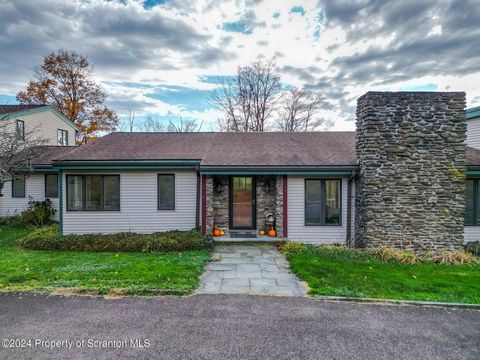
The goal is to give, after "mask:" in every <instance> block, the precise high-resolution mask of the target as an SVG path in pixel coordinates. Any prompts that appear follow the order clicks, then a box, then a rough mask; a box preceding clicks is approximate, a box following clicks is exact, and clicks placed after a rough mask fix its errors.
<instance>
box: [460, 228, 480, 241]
mask: <svg viewBox="0 0 480 360" xmlns="http://www.w3.org/2000/svg"><path fill="white" fill-rule="evenodd" d="M463 233H464V237H465V242H469V241H480V226H465V227H464V232H463Z"/></svg>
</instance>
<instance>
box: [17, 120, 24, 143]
mask: <svg viewBox="0 0 480 360" xmlns="http://www.w3.org/2000/svg"><path fill="white" fill-rule="evenodd" d="M15 135H17V138H19V139H22V140H25V122H24V121H23V120H17V122H16V123H15Z"/></svg>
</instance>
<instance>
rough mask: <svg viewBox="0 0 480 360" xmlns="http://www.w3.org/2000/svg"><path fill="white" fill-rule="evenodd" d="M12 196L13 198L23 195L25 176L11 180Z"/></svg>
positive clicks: (22, 196)
mask: <svg viewBox="0 0 480 360" xmlns="http://www.w3.org/2000/svg"><path fill="white" fill-rule="evenodd" d="M12 197H14V198H24V197H25V178H24V177H21V178H18V179H13V180H12Z"/></svg>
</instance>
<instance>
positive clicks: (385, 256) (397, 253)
mask: <svg viewBox="0 0 480 360" xmlns="http://www.w3.org/2000/svg"><path fill="white" fill-rule="evenodd" d="M371 252H372V254H373V255H375V256H376V257H378V258H379V259H380V260H382V261H384V262H399V263H402V264H407V265H413V264H417V263H418V262H420V260H421V259H420V258H419V257H418V256H417V255H416V254H414V253H413V252H411V251H407V250H401V249H397V248H391V247H386V246H383V247H381V248H379V249H374V250H371Z"/></svg>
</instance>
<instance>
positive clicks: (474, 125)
mask: <svg viewBox="0 0 480 360" xmlns="http://www.w3.org/2000/svg"><path fill="white" fill-rule="evenodd" d="M467 145H468V146H471V147H474V148H476V149H480V118H474V119H470V120H467Z"/></svg>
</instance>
